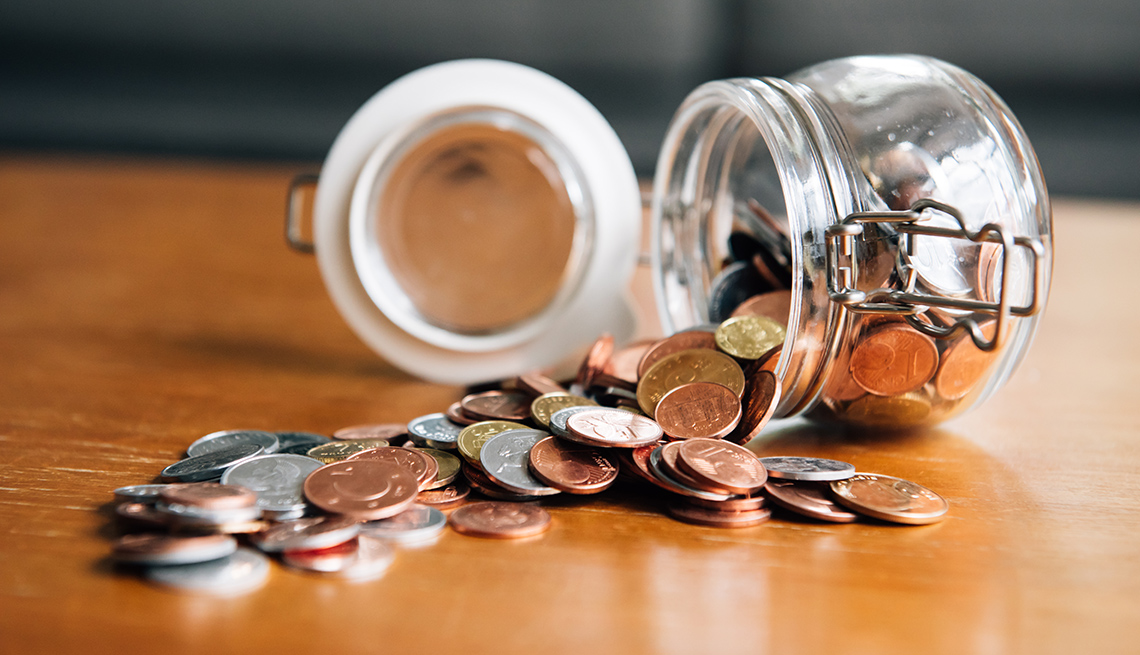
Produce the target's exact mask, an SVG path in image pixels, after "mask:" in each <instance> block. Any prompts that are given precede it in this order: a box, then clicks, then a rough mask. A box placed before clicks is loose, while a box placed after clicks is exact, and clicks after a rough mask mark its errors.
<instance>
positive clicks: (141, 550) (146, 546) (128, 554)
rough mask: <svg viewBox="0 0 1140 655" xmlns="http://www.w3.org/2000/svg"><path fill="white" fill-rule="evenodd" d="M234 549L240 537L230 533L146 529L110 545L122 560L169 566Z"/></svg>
mask: <svg viewBox="0 0 1140 655" xmlns="http://www.w3.org/2000/svg"><path fill="white" fill-rule="evenodd" d="M235 550H237V541H236V540H235V539H234V538H233V537H230V536H228V535H204V536H196V537H186V536H174V535H169V534H154V533H146V534H128V535H123V536H122V537H119V538H118V539H117V540H116V541H115V544H114V545H113V546H112V547H111V554H112V556H113V557H114V558H115V559H116V560H117V561H119V562H128V563H131V564H148V565H162V566H168V565H174V564H196V563H198V562H208V561H210V560H215V559H219V558H222V557H225V556H226V555H229V554H230V553H232V552H234V551H235Z"/></svg>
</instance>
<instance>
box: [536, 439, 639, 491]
mask: <svg viewBox="0 0 1140 655" xmlns="http://www.w3.org/2000/svg"><path fill="white" fill-rule="evenodd" d="M529 464H530V471H531V473H533V474H534V476H535V477H536V478H538V479H539V480H541V481H542V482H545V483H546V484H548V485H550V486H551V487H554V488H555V489H558V490H559V491H565V492H566V493H570V494H595V493H598V492H599V491H604V490H606V489H608V488H609V487H610V485H612V484H613V483H614V481H616V480H617V473H618V466H617V462H616V461H615V460H613V459H610V458H609V457H606V454H605V453H603V452H601V451H600V450H598V449H596V448H590V447H589V446H583V445H579V444H573V443H568V442H566V441H563V440H561V439H558V438H556V437H547V438H545V439H543V440H542V441H539V442H538V443H537V444H535V445H534V447H533V448H531V450H530V458H529Z"/></svg>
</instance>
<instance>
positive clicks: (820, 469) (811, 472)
mask: <svg viewBox="0 0 1140 655" xmlns="http://www.w3.org/2000/svg"><path fill="white" fill-rule="evenodd" d="M760 463H761V464H763V465H764V468H766V469H768V475H769V476H770V477H773V478H781V479H783V480H808V481H815V482H822V481H826V480H846V479H847V478H849V477H851V476H853V475H855V467H854V466H852V465H850V464H848V463H847V462H840V461H838V460H834V459H822V458H820V457H761V458H760Z"/></svg>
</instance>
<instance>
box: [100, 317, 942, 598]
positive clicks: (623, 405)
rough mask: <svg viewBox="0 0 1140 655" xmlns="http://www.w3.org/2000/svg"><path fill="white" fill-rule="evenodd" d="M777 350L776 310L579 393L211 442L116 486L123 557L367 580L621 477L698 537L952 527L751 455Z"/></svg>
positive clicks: (179, 578) (532, 383)
mask: <svg viewBox="0 0 1140 655" xmlns="http://www.w3.org/2000/svg"><path fill="white" fill-rule="evenodd" d="M891 338H892V339H903V340H905V339H907V338H909V337H906V336H904V337H895V336H892V337H891ZM782 343H783V327H782V325H781V324H780V323H779V322H778V321H775V320H773V319H770V318H767V317H763V316H738V317H730V318H729V319H727V320H726V321H724V322H723V323H722V324H721V325H720V326H718V327H717V328H715V329H713V330H710V331H703V330H697V331H693V332H682V333H679V334H675V335H673V336H670V337H667V338H664V339H661V340H657V341H653V342H642V343H636V344H633V345H631V346H628V347H626V348H622V349H616V348H615V347H614V343H613V339H612V338H611V337H609V336H603V337H601V338H600V339H598V340H597V342H595V344H594V345H593V347H592V348H591V349H590V351H589V353H588V354H587V356H586V358H585V360H584V361H583V363H582V365H581V368H580V369H579V372H578V375H577V377H576V379H574V380H572V381H567V382H566V383H565V384H563V383H559V382H557V381H555V380H552V379H550V378H547V377H545V376H543V375H541V374H539V373H531V374H527V375H523V376H520V377H518V378H516V379H513V380H509V381H506V382H505V383H503V384H497V385H492V386H494V388H484V389H477V390H472V393H470V394H468V395H467V396H465V397H464V398H462V399H461V400H459V401H458V402H456V403H454V404H453V405H452V406H451V407H449V408H447V410H446V411H444V412H440V413H436V414H428V415H425V416H421V417H418V418H415V419H413V420H412V421H410V422H409V423H407V424H403V423H387V424H376V425H356V426H350V427H347V428H343V429H340V430H337V431H336V432H335V433H334V434H333V437H332V438H330V437H327V436H324V435H319V434H313V433H307V432H271V431H262V430H227V431H221V432H215V433H211V434H210V435H206V436H205V437H203V438H202V439H199V440H198V441H196V442H194V444H192V445H191V447H190V449H189V450H190V452H188V453H187V454H188V456H187V457H186V458H185V459H182V460H180V461H178V462H175V463H174V464H171V465H170V466H168V467H166V468H165V469H164V470H163V471H162V473H161V476H162V477H163V478H164V479H165V480H166V482H165V483H163V484H143V485H136V486H132V487H123V488H120V489H117V490H115V499H116V502H117V506H116V514H117V516H118V518H119V520H120V523H121V527H122V528H124V531H125V532H126V534H124V535H123V536H122V537H121V538H120V539H118V540H117V541H116V542H115V543H114V545H113V547H112V557H113V558H114V559H115V560H116V561H117V562H119V563H120V564H122V565H123V567H124V568H128V569H131V570H135V571H137V572H139V573H140V574H141V575H142V576H143V577H145V578H147V579H148V580H150V581H152V582H153V583H155V584H159V585H163V586H166V587H171V588H176V589H183V590H192V591H197V592H204V593H223V594H228V593H241V592H245V591H248V590H251V589H255V588H257V587H258V586H260V585H261V584H262V583H263V582H264V581H265V580H266V578H267V576H268V573H269V570H270V566H269V562H270V558H276V559H278V560H279V561H280V562H281V563H282V564H284V565H285V566H287V567H289V568H292V569H297V570H302V571H307V572H312V573H316V574H321V575H328V576H336V577H341V578H350V579H370V578H375V577H378V576H380V575H383V573H384V572H385V570H387V568H388V567H389V565H390V564H391V563H392V561H393V560H394V558H395V553H396V550H397V549H398V548H401V547H421V546H425V545H430V544H431V543H433V542H434V541H435V540H436V539H438V538H439V537H440V535H441V534H443V533H444V532H445V531H446V529H447V527H448V526H449V525H450V527H451V529H452V530H453V531H455V532H456V533H459V534H463V535H468V536H474V537H482V538H496V539H517V538H534V537H537V536H539V535H541V534H542V533H544V532H545V531H547V530H548V529H550V527H551V525H552V524H553V520H552V518H551V515H550V513H549V512H547V511H546V509H544V508H543V507H542V499H544V498H547V497H549V496H553V495H556V494H562V493H567V494H577V495H588V494H597V493H602V492H605V491H606V490H608V489H610V488H611V487H613V486H614V485H615V484H618V483H620V482H621V481H622V480H624V481H625V484H630V485H641V486H645V487H647V488H650V489H652V490H654V491H657V492H663V493H661V497H662V498H663V499H664V500H666V503H665V512H666V513H667V514H668V515H669V516H671V517H673V518H675V519H677V520H680V521H684V522H686V523H692V524H697V525H703V526H711V527H720V528H746V527H750V526H755V525H759V524H761V523H764V522H766V521H767V520H768V519H769V518H770V516H771V515H772V512H773V510H774V509H775V510H776V511H777V512H779V511H786V512H788V513H794V514H796V515H798V516H801V517H807V518H809V519H813V520H818V521H825V522H834V523H849V522H852V521H856V520H859V519H860V518H864V517H868V518H871V519H874V520H878V521H884V522H891V523H898V524H927V523H933V522H936V521H939V520H941V519H942V518H943V517H944V516H945V515H946V512H947V511H948V509H949V505H948V504H947V502H946V501H945V500H944V499H943V498H942V497H941V496H939V495H938V494H936V493H935V492H933V491H931V490H929V489H926V488H925V487H922V486H921V485H918V484H916V483H913V482H909V481H906V480H901V479H898V478H894V477H890V476H885V475H879V474H873V473H865V472H859V471H857V470H856V467H854V466H852V465H851V464H848V463H846V462H840V461H835V460H830V459H821V458H814V457H797V456H786V455H779V456H777V455H771V456H765V457H760V456H758V455H757V454H756V453H754V452H753V451H752V450H750V449H748V448H745V447H744V446H743V444H746V443H747V442H748V441H750V440H752V439H753V438H754V437H756V436H757V435H758V434H760V432H761V431H762V430H763V429H764V427H765V426H766V425H767V424H768V421H769V420H770V419H771V417H772V414H773V412H774V408H775V407H776V405H777V404H778V402H779V399H780V382H779V380H778V378H777V377H776V376H775V374H774V367H775V364H776V362H777V361H778V358H779V352H780V348H781V344H782ZM868 375H869V377H867V376H866V375H864V372H860V373H859V376H860V379H863V380H864V382H865V383H866V381H867V380H871V381H872V382H873V384H876V385H894V384H895V383H894V381H893V380H894V378H891V379H890V380H886V381H883V380H877V379H876V378H875V376H874V374H873V372H872V373H871V374H868ZM896 386H897V385H896ZM891 388H892V389H893V388H894V387H891ZM476 498H478V502H470V501H472V500H475V499H476ZM446 513H450V516H447V515H446Z"/></svg>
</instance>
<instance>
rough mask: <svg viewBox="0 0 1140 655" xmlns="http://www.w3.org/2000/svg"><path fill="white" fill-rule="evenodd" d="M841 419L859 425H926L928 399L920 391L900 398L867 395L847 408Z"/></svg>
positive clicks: (928, 413) (928, 412) (928, 414)
mask: <svg viewBox="0 0 1140 655" xmlns="http://www.w3.org/2000/svg"><path fill="white" fill-rule="evenodd" d="M843 417H844V418H846V419H847V420H850V421H852V422H854V423H858V424H860V425H873V426H883V427H900V428H902V427H908V426H913V425H922V424H924V423H927V422H928V420H929V418H930V398H928V397H927V396H926V394H925V393H923V392H922V391H916V392H912V393H907V394H903V395H901V396H873V395H867V396H863V397H862V398H860V399H858V400H856V401H855V402H853V403H851V404H850V405H848V406H847V411H846V412H844V414H843Z"/></svg>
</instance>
